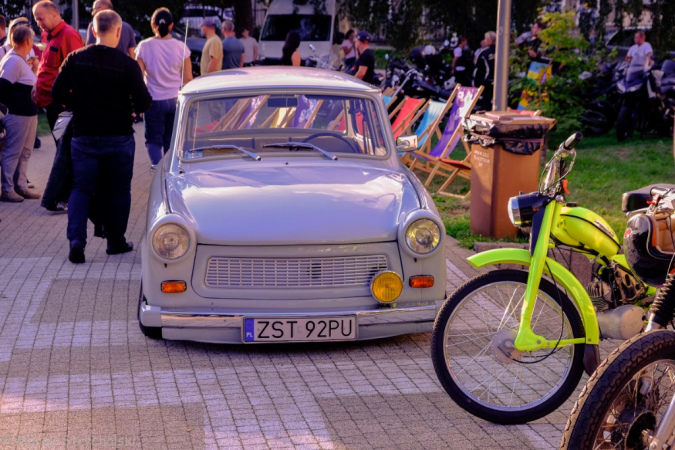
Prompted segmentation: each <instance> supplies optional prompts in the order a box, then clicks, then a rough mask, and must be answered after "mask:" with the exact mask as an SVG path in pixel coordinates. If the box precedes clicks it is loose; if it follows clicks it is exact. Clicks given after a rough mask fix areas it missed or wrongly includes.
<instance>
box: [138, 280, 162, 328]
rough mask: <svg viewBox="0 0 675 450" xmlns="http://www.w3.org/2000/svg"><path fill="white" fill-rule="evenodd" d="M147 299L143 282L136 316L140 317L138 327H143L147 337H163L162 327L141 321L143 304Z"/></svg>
mask: <svg viewBox="0 0 675 450" xmlns="http://www.w3.org/2000/svg"><path fill="white" fill-rule="evenodd" d="M144 301H145V296H144V295H143V283H141V293H140V295H139V296H138V309H137V310H136V318H137V319H138V328H140V329H141V333H143V335H144V336H145V337H149V338H150V339H157V340H159V339H162V327H146V326H145V325H143V323H141V305H142V304H143V302H144Z"/></svg>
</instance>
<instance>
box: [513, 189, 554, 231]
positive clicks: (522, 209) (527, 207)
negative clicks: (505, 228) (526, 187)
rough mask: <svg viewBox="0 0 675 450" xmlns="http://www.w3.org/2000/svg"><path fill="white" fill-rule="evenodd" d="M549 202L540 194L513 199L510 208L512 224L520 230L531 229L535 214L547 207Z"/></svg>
mask: <svg viewBox="0 0 675 450" xmlns="http://www.w3.org/2000/svg"><path fill="white" fill-rule="evenodd" d="M548 200H549V198H548V197H547V196H544V195H541V194H539V193H538V192H535V193H532V194H526V195H519V196H517V197H511V198H510V199H509V207H508V211H509V219H510V220H511V223H512V224H513V225H514V226H516V227H518V228H522V227H529V226H530V225H532V218H533V217H534V214H535V213H536V212H537V211H539V210H540V209H541V208H543V207H544V206H546V204H547V203H548Z"/></svg>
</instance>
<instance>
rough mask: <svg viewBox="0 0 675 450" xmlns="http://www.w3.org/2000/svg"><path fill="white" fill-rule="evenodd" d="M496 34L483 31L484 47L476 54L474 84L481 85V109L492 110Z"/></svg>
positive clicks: (479, 104)
mask: <svg viewBox="0 0 675 450" xmlns="http://www.w3.org/2000/svg"><path fill="white" fill-rule="evenodd" d="M496 42H497V35H496V34H495V32H494V31H488V32H487V33H485V44H486V45H487V47H485V48H484V49H483V50H482V51H481V52H480V54H479V55H478V60H477V61H476V70H475V71H474V73H473V83H474V86H476V87H478V86H483V94H482V95H481V98H480V101H479V102H478V106H479V108H480V109H481V110H483V111H491V110H492V95H493V89H494V80H495V43H496Z"/></svg>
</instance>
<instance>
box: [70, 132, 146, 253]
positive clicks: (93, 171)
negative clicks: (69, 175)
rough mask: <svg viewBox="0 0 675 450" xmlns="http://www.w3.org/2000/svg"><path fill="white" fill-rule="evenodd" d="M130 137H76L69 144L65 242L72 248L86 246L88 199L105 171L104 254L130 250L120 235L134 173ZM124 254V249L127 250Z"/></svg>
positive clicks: (122, 232) (127, 212)
mask: <svg viewBox="0 0 675 450" xmlns="http://www.w3.org/2000/svg"><path fill="white" fill-rule="evenodd" d="M135 150H136V141H135V140H134V135H133V134H131V135H126V136H77V137H73V140H72V142H71V155H72V161H73V190H72V192H71V193H70V198H69V199H68V240H69V241H70V243H71V246H73V247H81V248H82V249H84V247H85V245H86V244H87V218H88V217H89V206H90V203H91V198H92V195H93V193H94V192H96V187H97V184H98V182H99V177H100V176H101V174H102V172H104V170H103V169H105V174H104V175H103V176H105V184H106V187H105V192H106V196H105V197H106V198H105V199H103V200H104V202H105V204H106V207H105V208H102V210H103V212H104V217H103V218H102V219H103V223H104V224H105V225H104V226H105V232H106V239H107V240H108V250H107V253H108V254H114V253H124V252H122V251H118V250H126V249H127V248H129V250H131V248H132V245H133V244H132V243H127V241H126V239H125V238H124V234H125V233H126V231H127V222H128V220H129V212H130V210H131V177H132V175H133V172H134V153H135ZM127 251H128V250H127Z"/></svg>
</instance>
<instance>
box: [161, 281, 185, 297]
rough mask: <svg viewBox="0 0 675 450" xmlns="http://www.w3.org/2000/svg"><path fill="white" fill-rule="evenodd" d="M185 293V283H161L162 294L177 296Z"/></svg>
mask: <svg viewBox="0 0 675 450" xmlns="http://www.w3.org/2000/svg"><path fill="white" fill-rule="evenodd" d="M185 291H187V283H186V282H185V281H162V292H164V293H165V294H179V293H181V292H185Z"/></svg>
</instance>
